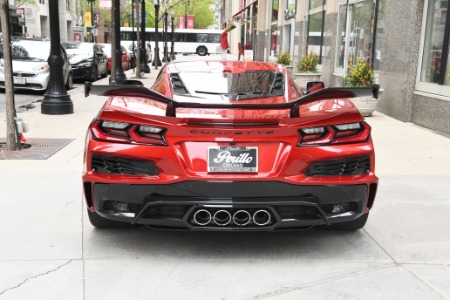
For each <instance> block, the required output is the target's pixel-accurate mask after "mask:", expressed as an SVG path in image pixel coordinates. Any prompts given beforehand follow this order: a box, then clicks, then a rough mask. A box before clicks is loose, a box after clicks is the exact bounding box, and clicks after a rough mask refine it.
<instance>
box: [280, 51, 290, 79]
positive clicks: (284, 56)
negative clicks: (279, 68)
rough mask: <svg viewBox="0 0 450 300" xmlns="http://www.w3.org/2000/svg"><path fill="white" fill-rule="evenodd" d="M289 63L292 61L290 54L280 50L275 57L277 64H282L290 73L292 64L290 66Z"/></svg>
mask: <svg viewBox="0 0 450 300" xmlns="http://www.w3.org/2000/svg"><path fill="white" fill-rule="evenodd" d="M291 63H292V58H291V54H290V53H289V52H287V51H281V52H280V55H278V57H277V64H282V65H284V66H285V67H286V68H287V69H288V71H289V72H290V73H291V74H292V69H293V68H294V66H292V65H291Z"/></svg>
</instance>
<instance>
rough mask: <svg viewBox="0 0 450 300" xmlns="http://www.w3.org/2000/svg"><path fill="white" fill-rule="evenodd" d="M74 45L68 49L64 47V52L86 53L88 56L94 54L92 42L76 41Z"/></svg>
mask: <svg viewBox="0 0 450 300" xmlns="http://www.w3.org/2000/svg"><path fill="white" fill-rule="evenodd" d="M74 45H76V46H75V47H72V48H70V49H67V48H66V52H67V53H70V54H72V55H88V56H92V55H94V44H91V43H78V44H74Z"/></svg>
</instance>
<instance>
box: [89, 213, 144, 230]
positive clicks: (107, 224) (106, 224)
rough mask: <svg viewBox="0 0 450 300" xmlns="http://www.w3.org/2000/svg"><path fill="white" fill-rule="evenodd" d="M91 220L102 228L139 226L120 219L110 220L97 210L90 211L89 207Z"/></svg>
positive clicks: (94, 224)
mask: <svg viewBox="0 0 450 300" xmlns="http://www.w3.org/2000/svg"><path fill="white" fill-rule="evenodd" d="M87 212H88V216H89V221H90V222H91V224H92V226H94V227H97V228H102V229H108V228H132V227H137V226H138V225H132V224H130V223H124V222H119V221H113V220H108V219H105V218H103V217H102V216H100V215H99V214H97V213H96V212H95V211H90V210H89V209H87Z"/></svg>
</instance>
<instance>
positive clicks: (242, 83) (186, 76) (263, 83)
mask: <svg viewBox="0 0 450 300" xmlns="http://www.w3.org/2000/svg"><path fill="white" fill-rule="evenodd" d="M179 76H180V79H181V80H182V82H183V84H184V85H185V87H186V88H187V90H188V91H189V93H190V95H191V96H197V97H205V94H209V95H219V96H221V97H222V98H223V97H227V98H232V99H234V100H239V99H241V100H243V99H253V98H261V97H274V96H283V95H284V85H283V78H284V77H283V75H282V74H281V73H277V72H273V71H247V72H244V73H238V74H230V73H210V72H195V73H193V72H180V73H179Z"/></svg>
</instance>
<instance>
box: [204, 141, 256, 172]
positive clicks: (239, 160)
mask: <svg viewBox="0 0 450 300" xmlns="http://www.w3.org/2000/svg"><path fill="white" fill-rule="evenodd" d="M208 172H221V173H235V172H240V173H249V172H251V173H254V172H258V147H236V146H227V147H208Z"/></svg>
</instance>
